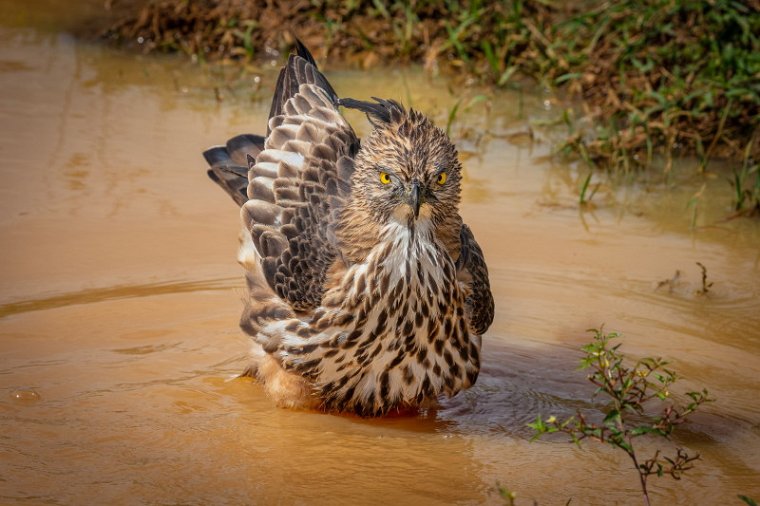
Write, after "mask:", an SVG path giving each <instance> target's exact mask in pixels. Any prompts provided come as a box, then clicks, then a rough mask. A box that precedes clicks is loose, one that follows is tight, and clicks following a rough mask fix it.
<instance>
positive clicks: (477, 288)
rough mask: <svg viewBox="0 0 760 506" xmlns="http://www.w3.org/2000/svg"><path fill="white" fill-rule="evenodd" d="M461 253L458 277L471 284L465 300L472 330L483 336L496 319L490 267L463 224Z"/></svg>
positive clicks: (468, 228) (458, 262) (467, 228)
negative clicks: (489, 272)
mask: <svg viewBox="0 0 760 506" xmlns="http://www.w3.org/2000/svg"><path fill="white" fill-rule="evenodd" d="M459 236H460V241H461V252H460V254H459V260H458V261H457V268H458V269H457V271H458V277H459V278H460V279H462V280H463V281H465V282H466V283H468V284H469V286H470V294H469V295H468V296H467V299H466V300H465V304H466V307H467V310H468V311H467V312H468V317H469V320H470V329H471V330H472V332H474V333H475V334H478V335H482V334H483V333H485V332H486V331H487V330H488V327H490V326H491V323H492V322H493V317H494V303H493V296H492V295H491V285H490V283H489V281H488V267H487V266H486V260H485V257H484V256H483V250H482V249H480V245H479V244H478V243H477V241H475V236H473V235H472V230H470V227H468V226H467V225H465V224H462V228H461V230H460V234H459Z"/></svg>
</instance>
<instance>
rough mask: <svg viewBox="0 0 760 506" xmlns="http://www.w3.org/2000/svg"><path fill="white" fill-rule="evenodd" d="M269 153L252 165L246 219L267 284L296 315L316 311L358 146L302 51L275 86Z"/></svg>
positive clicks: (334, 255)
mask: <svg viewBox="0 0 760 506" xmlns="http://www.w3.org/2000/svg"><path fill="white" fill-rule="evenodd" d="M277 86H278V87H277V90H276V92H275V96H274V98H273V100H272V110H271V112H270V118H269V121H268V134H267V137H266V140H265V142H264V149H263V150H262V151H261V152H260V153H258V155H257V156H256V157H255V160H253V159H248V165H249V170H248V188H247V197H248V200H247V201H246V202H245V203H244V204H243V206H242V210H241V216H242V218H243V223H244V225H245V227H246V229H247V230H248V231H249V232H250V233H251V237H252V239H253V244H254V246H255V248H256V251H257V252H258V254H259V256H260V257H261V265H262V270H263V272H264V276H265V278H266V280H267V282H268V284H269V285H270V286H271V288H272V289H273V290H274V291H275V293H277V295H278V296H279V297H281V298H282V299H283V300H285V301H286V302H288V303H289V304H290V305H291V307H293V309H295V310H298V311H305V310H308V309H312V308H315V307H317V306H318V305H319V304H320V302H321V300H322V295H323V294H324V291H325V286H324V283H325V278H326V275H327V271H328V269H330V267H331V266H332V264H333V263H334V262H335V259H336V258H338V256H339V250H338V246H337V241H336V240H335V235H334V228H335V226H336V220H337V216H338V211H339V209H340V208H342V206H343V204H344V203H345V200H346V199H347V198H348V196H349V195H350V192H351V187H350V178H351V175H352V174H353V167H354V164H353V157H354V156H355V154H356V151H357V150H358V147H359V140H358V138H357V137H356V135H355V134H354V132H353V130H352V129H351V127H350V126H349V124H348V123H347V122H346V120H345V119H344V118H343V116H342V115H341V114H340V112H339V111H338V97H337V95H336V94H335V91H334V90H333V89H332V87H331V86H330V84H329V83H328V82H327V80H326V79H325V78H324V76H323V75H322V74H321V73H320V72H319V71H318V70H317V67H316V65H315V63H314V60H313V58H312V57H311V55H310V54H309V53H308V51H306V49H305V48H303V46H300V45H299V47H298V54H296V55H291V56H290V58H289V60H288V63H287V65H286V66H285V67H284V68H283V70H282V71H281V73H280V77H279V79H278V85H277Z"/></svg>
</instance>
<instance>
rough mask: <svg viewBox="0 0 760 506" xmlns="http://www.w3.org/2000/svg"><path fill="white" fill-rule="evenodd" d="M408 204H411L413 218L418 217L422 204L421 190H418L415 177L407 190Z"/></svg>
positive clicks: (418, 186) (418, 183)
mask: <svg viewBox="0 0 760 506" xmlns="http://www.w3.org/2000/svg"><path fill="white" fill-rule="evenodd" d="M409 205H411V206H412V210H413V211H414V219H415V220H416V219H417V218H419V217H420V206H421V205H422V191H421V190H420V182H419V181H417V180H416V179H415V180H414V181H412V189H411V192H409Z"/></svg>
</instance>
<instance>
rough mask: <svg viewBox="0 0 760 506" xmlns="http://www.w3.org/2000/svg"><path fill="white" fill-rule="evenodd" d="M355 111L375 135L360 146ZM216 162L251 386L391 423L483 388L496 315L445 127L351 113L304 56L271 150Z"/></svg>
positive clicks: (214, 156)
mask: <svg viewBox="0 0 760 506" xmlns="http://www.w3.org/2000/svg"><path fill="white" fill-rule="evenodd" d="M341 107H345V108H349V109H357V110H359V111H362V112H364V113H365V114H366V116H367V118H368V120H369V121H370V123H371V125H372V127H373V130H372V133H371V134H370V135H369V136H368V137H366V138H364V139H362V140H361V141H360V139H359V138H358V137H357V136H356V134H355V133H354V131H353V129H352V128H351V126H350V125H349V124H348V122H347V121H346V120H345V119H344V117H343V116H342V115H341V113H340V108H341ZM204 157H205V158H206V161H207V162H208V164H209V165H210V167H211V168H210V169H209V170H208V175H209V176H210V177H211V179H212V180H214V181H215V182H216V183H218V184H219V185H220V186H221V187H222V188H223V189H224V190H225V191H226V192H227V193H228V194H229V195H230V196H231V197H232V198H233V199H234V201H235V202H236V203H237V204H238V205H240V206H241V209H240V215H241V218H242V224H243V230H242V233H241V249H240V253H239V256H238V260H239V262H240V263H241V264H242V265H243V266H244V268H245V269H246V281H247V291H248V294H247V297H246V301H245V309H244V311H243V315H242V317H241V321H240V326H241V327H242V329H243V330H244V331H245V332H246V333H248V334H250V335H251V336H252V337H253V341H254V345H253V347H254V350H253V353H252V363H251V366H250V367H249V369H248V371H247V372H248V373H249V374H250V375H252V376H254V377H255V378H257V379H258V380H259V381H260V382H261V383H263V385H264V388H265V390H266V392H267V393H268V395H269V396H271V397H272V398H273V399H274V400H275V401H276V402H277V403H278V404H279V405H281V406H287V407H304V408H310V409H321V410H324V411H331V412H354V413H356V414H358V415H360V416H379V415H384V414H387V413H389V412H390V411H391V410H406V409H414V408H418V407H425V406H430V405H434V404H435V401H436V399H437V398H439V397H440V396H442V395H446V396H453V395H455V394H456V393H457V392H459V391H461V390H463V389H466V388H468V387H470V386H472V385H473V384H474V383H475V380H476V379H477V377H478V371H479V369H480V347H481V335H482V334H483V333H484V332H485V331H486V329H488V327H489V326H490V324H491V321H492V320H493V313H494V303H493V298H492V296H491V291H490V286H489V282H488V270H487V268H486V264H485V260H484V258H483V252H482V251H481V249H480V247H479V246H478V243H477V242H475V238H474V237H473V234H472V231H471V230H470V229H469V228H468V227H467V225H465V224H464V223H463V222H462V218H461V217H460V216H459V213H458V205H459V201H460V192H461V189H460V187H461V184H462V167H461V164H460V162H459V160H458V155H457V151H456V149H455V147H454V144H453V143H452V142H451V140H450V139H449V138H448V136H447V135H446V134H445V133H444V132H443V131H442V130H441V129H439V128H437V127H435V126H434V125H433V123H432V122H431V121H430V119H428V118H427V117H425V116H424V115H423V114H421V113H420V112H418V111H415V110H413V109H406V108H405V107H403V106H402V105H401V104H399V103H398V102H396V101H394V100H384V99H377V98H373V101H371V102H369V101H366V102H365V101H360V100H354V99H350V98H339V97H338V95H337V94H336V93H335V91H334V90H333V87H332V86H331V85H330V83H329V82H328V81H327V79H326V78H325V76H324V75H323V74H322V73H321V72H320V71H319V70H318V69H317V65H316V63H315V61H314V59H313V57H312V55H311V54H310V53H309V51H308V50H307V49H306V48H305V47H304V45H303V44H302V43H300V41H296V53H295V54H291V55H290V57H289V59H288V62H287V64H286V65H285V66H284V67H283V69H282V70H281V71H280V75H279V79H278V80H277V85H276V89H275V93H274V98H273V99H272V107H271V112H270V114H269V122H268V126H267V134H266V136H265V137H262V136H258V135H251V134H244V135H239V136H237V137H234V138H232V139H230V140H229V141H228V142H227V144H226V145H225V146H216V147H212V148H210V149H208V150H207V151H205V152H204Z"/></svg>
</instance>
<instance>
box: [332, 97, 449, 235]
mask: <svg viewBox="0 0 760 506" xmlns="http://www.w3.org/2000/svg"><path fill="white" fill-rule="evenodd" d="M341 104H342V105H344V106H346V107H350V108H354V109H359V110H361V111H363V112H365V113H367V117H368V118H369V120H370V122H371V123H372V125H373V126H374V129H373V131H372V133H371V134H370V135H369V136H368V137H366V138H364V139H363V140H362V143H361V149H360V150H359V152H358V153H357V155H356V160H355V163H356V165H355V170H354V174H353V177H352V181H351V186H352V197H353V200H355V201H361V202H362V203H363V207H364V206H366V209H367V210H369V211H370V212H369V214H370V216H372V218H373V219H375V220H377V222H378V223H379V224H381V225H382V224H386V223H389V222H390V221H397V222H401V223H405V224H408V225H409V226H413V225H414V223H415V222H417V221H418V220H421V219H429V220H431V221H432V223H433V224H434V226H439V225H441V224H443V223H445V222H447V221H450V218H451V216H452V215H454V216H455V215H457V210H458V206H459V200H460V191H461V190H460V185H461V179H462V166H461V164H460V163H459V159H458V157H457V150H456V148H455V147H454V144H453V143H452V142H451V140H450V139H449V137H448V136H447V135H446V133H445V132H443V130H441V129H440V128H438V127H436V126H435V125H433V123H432V122H431V121H430V119H428V118H427V117H426V116H425V115H423V114H422V113H420V112H418V111H415V110H413V109H411V110H408V111H407V110H406V109H404V107H403V106H401V105H400V104H399V103H398V102H395V101H392V100H380V99H375V102H374V103H373V102H360V101H357V100H352V99H342V100H341Z"/></svg>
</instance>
